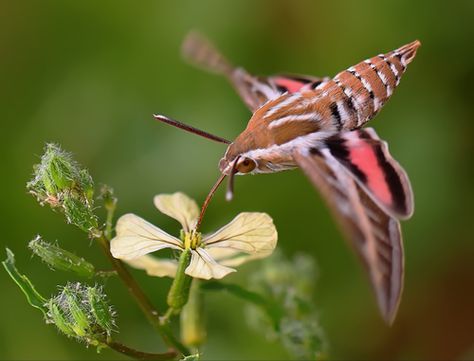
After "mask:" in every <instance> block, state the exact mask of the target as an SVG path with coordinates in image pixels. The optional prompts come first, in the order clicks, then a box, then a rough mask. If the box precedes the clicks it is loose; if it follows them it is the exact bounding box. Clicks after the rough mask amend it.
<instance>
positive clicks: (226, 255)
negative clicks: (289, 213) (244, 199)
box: [110, 192, 277, 279]
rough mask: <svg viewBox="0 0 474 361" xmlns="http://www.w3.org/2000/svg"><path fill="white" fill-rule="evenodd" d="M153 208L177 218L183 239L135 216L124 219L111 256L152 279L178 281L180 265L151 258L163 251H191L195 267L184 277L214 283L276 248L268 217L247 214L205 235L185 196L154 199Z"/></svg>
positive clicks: (193, 204) (195, 209) (195, 210)
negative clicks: (199, 227) (197, 228)
mask: <svg viewBox="0 0 474 361" xmlns="http://www.w3.org/2000/svg"><path fill="white" fill-rule="evenodd" d="M154 203H155V206H156V207H157V208H158V210H159V211H161V212H162V213H164V214H166V215H168V216H170V217H172V218H174V219H176V220H177V221H178V222H179V223H181V226H182V227H183V232H182V236H181V239H179V238H176V237H174V236H171V235H169V234H168V233H166V232H165V231H163V230H161V229H160V228H158V227H156V226H154V225H153V224H151V223H149V222H147V221H145V220H144V219H143V218H140V217H138V216H136V215H134V214H125V215H124V216H122V217H120V218H119V220H118V221H117V225H116V237H115V238H113V239H112V240H111V242H110V251H111V253H112V255H113V256H114V257H115V258H120V259H122V260H124V261H126V262H127V263H128V264H130V265H131V266H132V267H135V268H139V269H143V270H146V271H147V273H148V274H149V275H152V276H159V277H163V276H168V277H174V276H175V274H176V270H177V261H175V260H160V259H157V258H156V257H153V256H150V255H148V253H152V252H155V251H159V250H160V249H164V248H171V249H176V250H178V251H184V250H185V249H190V250H191V262H190V263H189V265H188V267H187V268H186V271H185V273H186V274H187V275H189V276H192V277H196V278H202V279H211V278H216V279H219V278H222V277H224V276H226V275H228V274H229V273H231V272H235V269H233V268H230V267H235V266H238V265H240V264H242V263H244V262H247V261H250V260H253V259H258V258H263V257H267V256H269V255H270V254H271V253H272V252H273V250H274V249H275V246H276V243H277V231H276V228H275V226H274V224H273V220H272V219H271V217H270V216H269V215H268V214H266V213H257V212H247V213H240V214H239V215H237V216H236V217H235V218H234V219H233V220H232V221H231V222H230V223H229V224H227V225H225V226H224V227H222V228H221V229H219V230H218V231H216V232H214V233H212V234H210V235H205V236H202V235H201V233H199V232H196V231H195V229H194V226H195V224H196V222H197V218H198V216H199V208H198V206H197V204H196V202H195V201H194V200H192V199H191V198H189V197H188V196H186V195H185V194H184V193H180V192H178V193H174V194H160V195H157V196H155V199H154Z"/></svg>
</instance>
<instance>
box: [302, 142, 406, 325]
mask: <svg viewBox="0 0 474 361" xmlns="http://www.w3.org/2000/svg"><path fill="white" fill-rule="evenodd" d="M294 158H295V161H296V163H297V164H298V165H299V166H300V167H301V168H302V169H303V171H304V172H305V174H306V175H307V176H308V177H309V179H310V180H311V182H312V183H313V185H314V186H315V187H316V188H317V189H318V190H319V191H320V193H321V195H322V197H323V198H324V199H325V201H326V202H327V204H328V205H329V207H330V209H331V210H332V213H333V215H334V217H335V218H336V220H337V222H338V224H339V225H340V227H341V229H342V231H343V233H344V234H345V236H346V238H347V239H348V240H349V241H350V244H351V245H352V246H353V248H354V249H355V251H356V252H357V254H358V255H359V256H360V258H361V259H362V261H363V263H364V265H365V267H366V269H367V271H368V274H369V278H370V281H371V283H372V287H373V289H374V291H375V294H376V296H377V301H378V305H379V309H380V311H381V313H382V315H383V317H384V319H385V320H386V321H387V322H388V323H391V322H392V321H393V319H394V318H395V315H396V313H397V309H398V305H399V302H400V297H401V293H402V289H403V269H404V266H403V264H404V261H403V245H402V239H401V233H400V225H399V223H398V221H397V220H396V219H394V218H392V217H390V216H389V215H387V214H386V213H385V212H384V211H383V210H381V209H380V208H379V207H378V206H377V204H375V203H374V202H373V201H372V199H371V198H370V197H369V196H367V194H366V193H365V190H364V189H362V188H361V187H360V186H359V185H358V183H357V182H356V181H355V180H354V178H353V177H352V176H351V175H350V174H349V173H348V172H347V171H346V170H345V169H344V167H343V166H342V165H341V164H340V163H339V162H338V161H337V160H336V159H335V158H334V157H333V156H332V155H331V153H330V152H329V150H328V149H327V148H323V149H318V148H309V149H297V150H295V152H294Z"/></svg>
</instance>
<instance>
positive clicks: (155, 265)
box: [125, 255, 178, 278]
mask: <svg viewBox="0 0 474 361" xmlns="http://www.w3.org/2000/svg"><path fill="white" fill-rule="evenodd" d="M125 262H126V263H127V264H129V265H130V266H132V267H134V268H137V269H141V270H144V271H146V273H147V274H148V275H149V276H155V277H171V278H174V277H175V275H176V271H177V269H178V262H177V261H176V260H171V259H160V258H156V257H153V256H150V255H145V256H141V257H138V258H135V259H132V260H128V261H125Z"/></svg>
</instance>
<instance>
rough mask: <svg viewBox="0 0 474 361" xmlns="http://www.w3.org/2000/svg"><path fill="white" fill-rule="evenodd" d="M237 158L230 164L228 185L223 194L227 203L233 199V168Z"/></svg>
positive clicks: (235, 165) (234, 170)
mask: <svg viewBox="0 0 474 361" xmlns="http://www.w3.org/2000/svg"><path fill="white" fill-rule="evenodd" d="M239 158H240V156H238V157H237V158H235V160H234V162H233V163H232V169H231V170H230V174H229V183H227V192H226V193H225V199H226V201H228V202H230V201H231V200H232V198H233V197H234V176H235V173H237V171H236V169H235V168H236V167H237V162H238V161H239Z"/></svg>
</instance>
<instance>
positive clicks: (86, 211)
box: [63, 192, 98, 233]
mask: <svg viewBox="0 0 474 361" xmlns="http://www.w3.org/2000/svg"><path fill="white" fill-rule="evenodd" d="M63 210H64V215H65V216H66V220H67V222H68V223H71V224H74V225H75V226H77V227H79V228H80V229H81V230H83V231H84V232H88V233H89V232H92V231H93V230H95V229H97V226H98V223H97V217H96V215H95V214H94V213H93V212H92V208H91V207H90V205H89V203H84V202H83V200H81V199H80V198H77V197H76V196H75V195H74V194H73V193H69V192H67V193H65V194H64V197H63Z"/></svg>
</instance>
